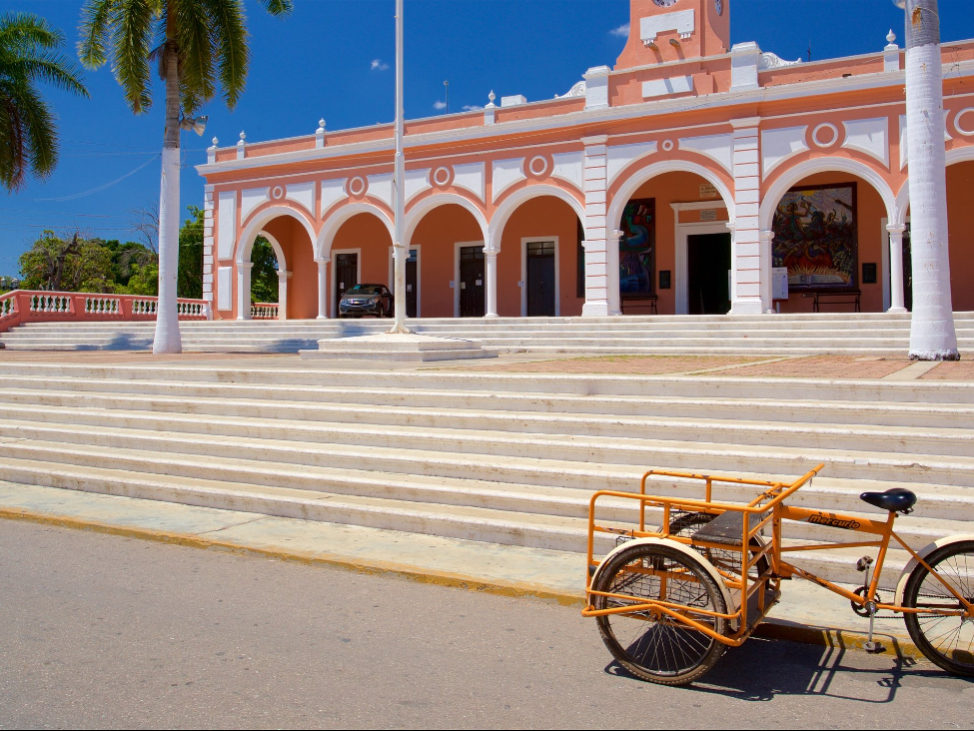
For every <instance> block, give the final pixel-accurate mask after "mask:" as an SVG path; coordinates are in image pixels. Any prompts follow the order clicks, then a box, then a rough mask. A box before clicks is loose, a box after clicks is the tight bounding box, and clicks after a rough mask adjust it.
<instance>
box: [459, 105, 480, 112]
mask: <svg viewBox="0 0 974 731" xmlns="http://www.w3.org/2000/svg"><path fill="white" fill-rule="evenodd" d="M482 110H483V107H482V106H480V105H479V104H468V105H467V106H465V107H464V108H463V111H465V112H480V111H482Z"/></svg>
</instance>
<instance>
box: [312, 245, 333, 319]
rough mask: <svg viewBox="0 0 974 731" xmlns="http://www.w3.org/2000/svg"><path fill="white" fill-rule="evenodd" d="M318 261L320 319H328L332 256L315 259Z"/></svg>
mask: <svg viewBox="0 0 974 731" xmlns="http://www.w3.org/2000/svg"><path fill="white" fill-rule="evenodd" d="M315 261H316V262H318V319H319V320H327V319H328V262H329V261H330V257H328V258H323V259H315Z"/></svg>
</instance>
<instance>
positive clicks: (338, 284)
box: [335, 254, 358, 315]
mask: <svg viewBox="0 0 974 731" xmlns="http://www.w3.org/2000/svg"><path fill="white" fill-rule="evenodd" d="M356 284H358V254H336V255H335V314H336V315H337V314H338V303H339V302H341V299H342V295H343V294H345V292H346V291H348V290H350V289H351V288H352V287H354V286H355V285H356Z"/></svg>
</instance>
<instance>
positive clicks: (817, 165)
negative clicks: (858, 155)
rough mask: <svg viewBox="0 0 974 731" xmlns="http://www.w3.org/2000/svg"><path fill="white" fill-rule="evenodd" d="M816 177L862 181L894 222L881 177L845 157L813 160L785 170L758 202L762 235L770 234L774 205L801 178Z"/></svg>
mask: <svg viewBox="0 0 974 731" xmlns="http://www.w3.org/2000/svg"><path fill="white" fill-rule="evenodd" d="M818 173H848V174H849V175H855V176H856V177H858V178H862V179H863V180H865V181H866V182H867V183H869V184H870V185H871V186H872V187H873V188H874V189H875V190H876V192H877V193H879V196H880V198H882V199H883V205H885V206H886V218H887V219H888V220H890V221H895V220H897V213H896V212H897V206H896V196H895V195H893V190H892V188H890V187H889V183H887V182H886V179H885V178H883V176H882V175H880V174H879V173H878V172H876V171H875V170H873V169H872V168H871V167H869V166H868V165H866V164H865V163H861V162H859V161H857V160H851V159H849V158H847V157H816V158H814V159H812V160H806V161H805V162H802V163H799V164H798V165H795V166H794V167H792V168H789V169H788V170H786V171H785V173H784V174H783V175H782V176H781V177H780V178H778V179H777V180H776V181H775V182H774V184H773V185H772V186H771V187H770V188H768V190H767V192H766V193H765V194H764V198H763V199H762V201H761V212H760V218H759V221H760V226H761V230H762V231H770V230H771V227H772V224H773V222H774V214H775V211H777V210H778V203H780V202H781V199H782V198H783V197H784V195H785V193H787V192H788V191H789V190H791V189H792V188H794V187H795V186H796V185H798V183H800V182H801V181H802V180H804V179H805V178H807V177H810V176H812V175H817V174H818Z"/></svg>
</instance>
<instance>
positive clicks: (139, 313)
mask: <svg viewBox="0 0 974 731" xmlns="http://www.w3.org/2000/svg"><path fill="white" fill-rule="evenodd" d="M158 310H159V300H157V299H156V298H155V297H151V298H148V297H139V298H136V299H133V300H132V315H133V316H135V317H155V316H156V312H157V311H158Z"/></svg>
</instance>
